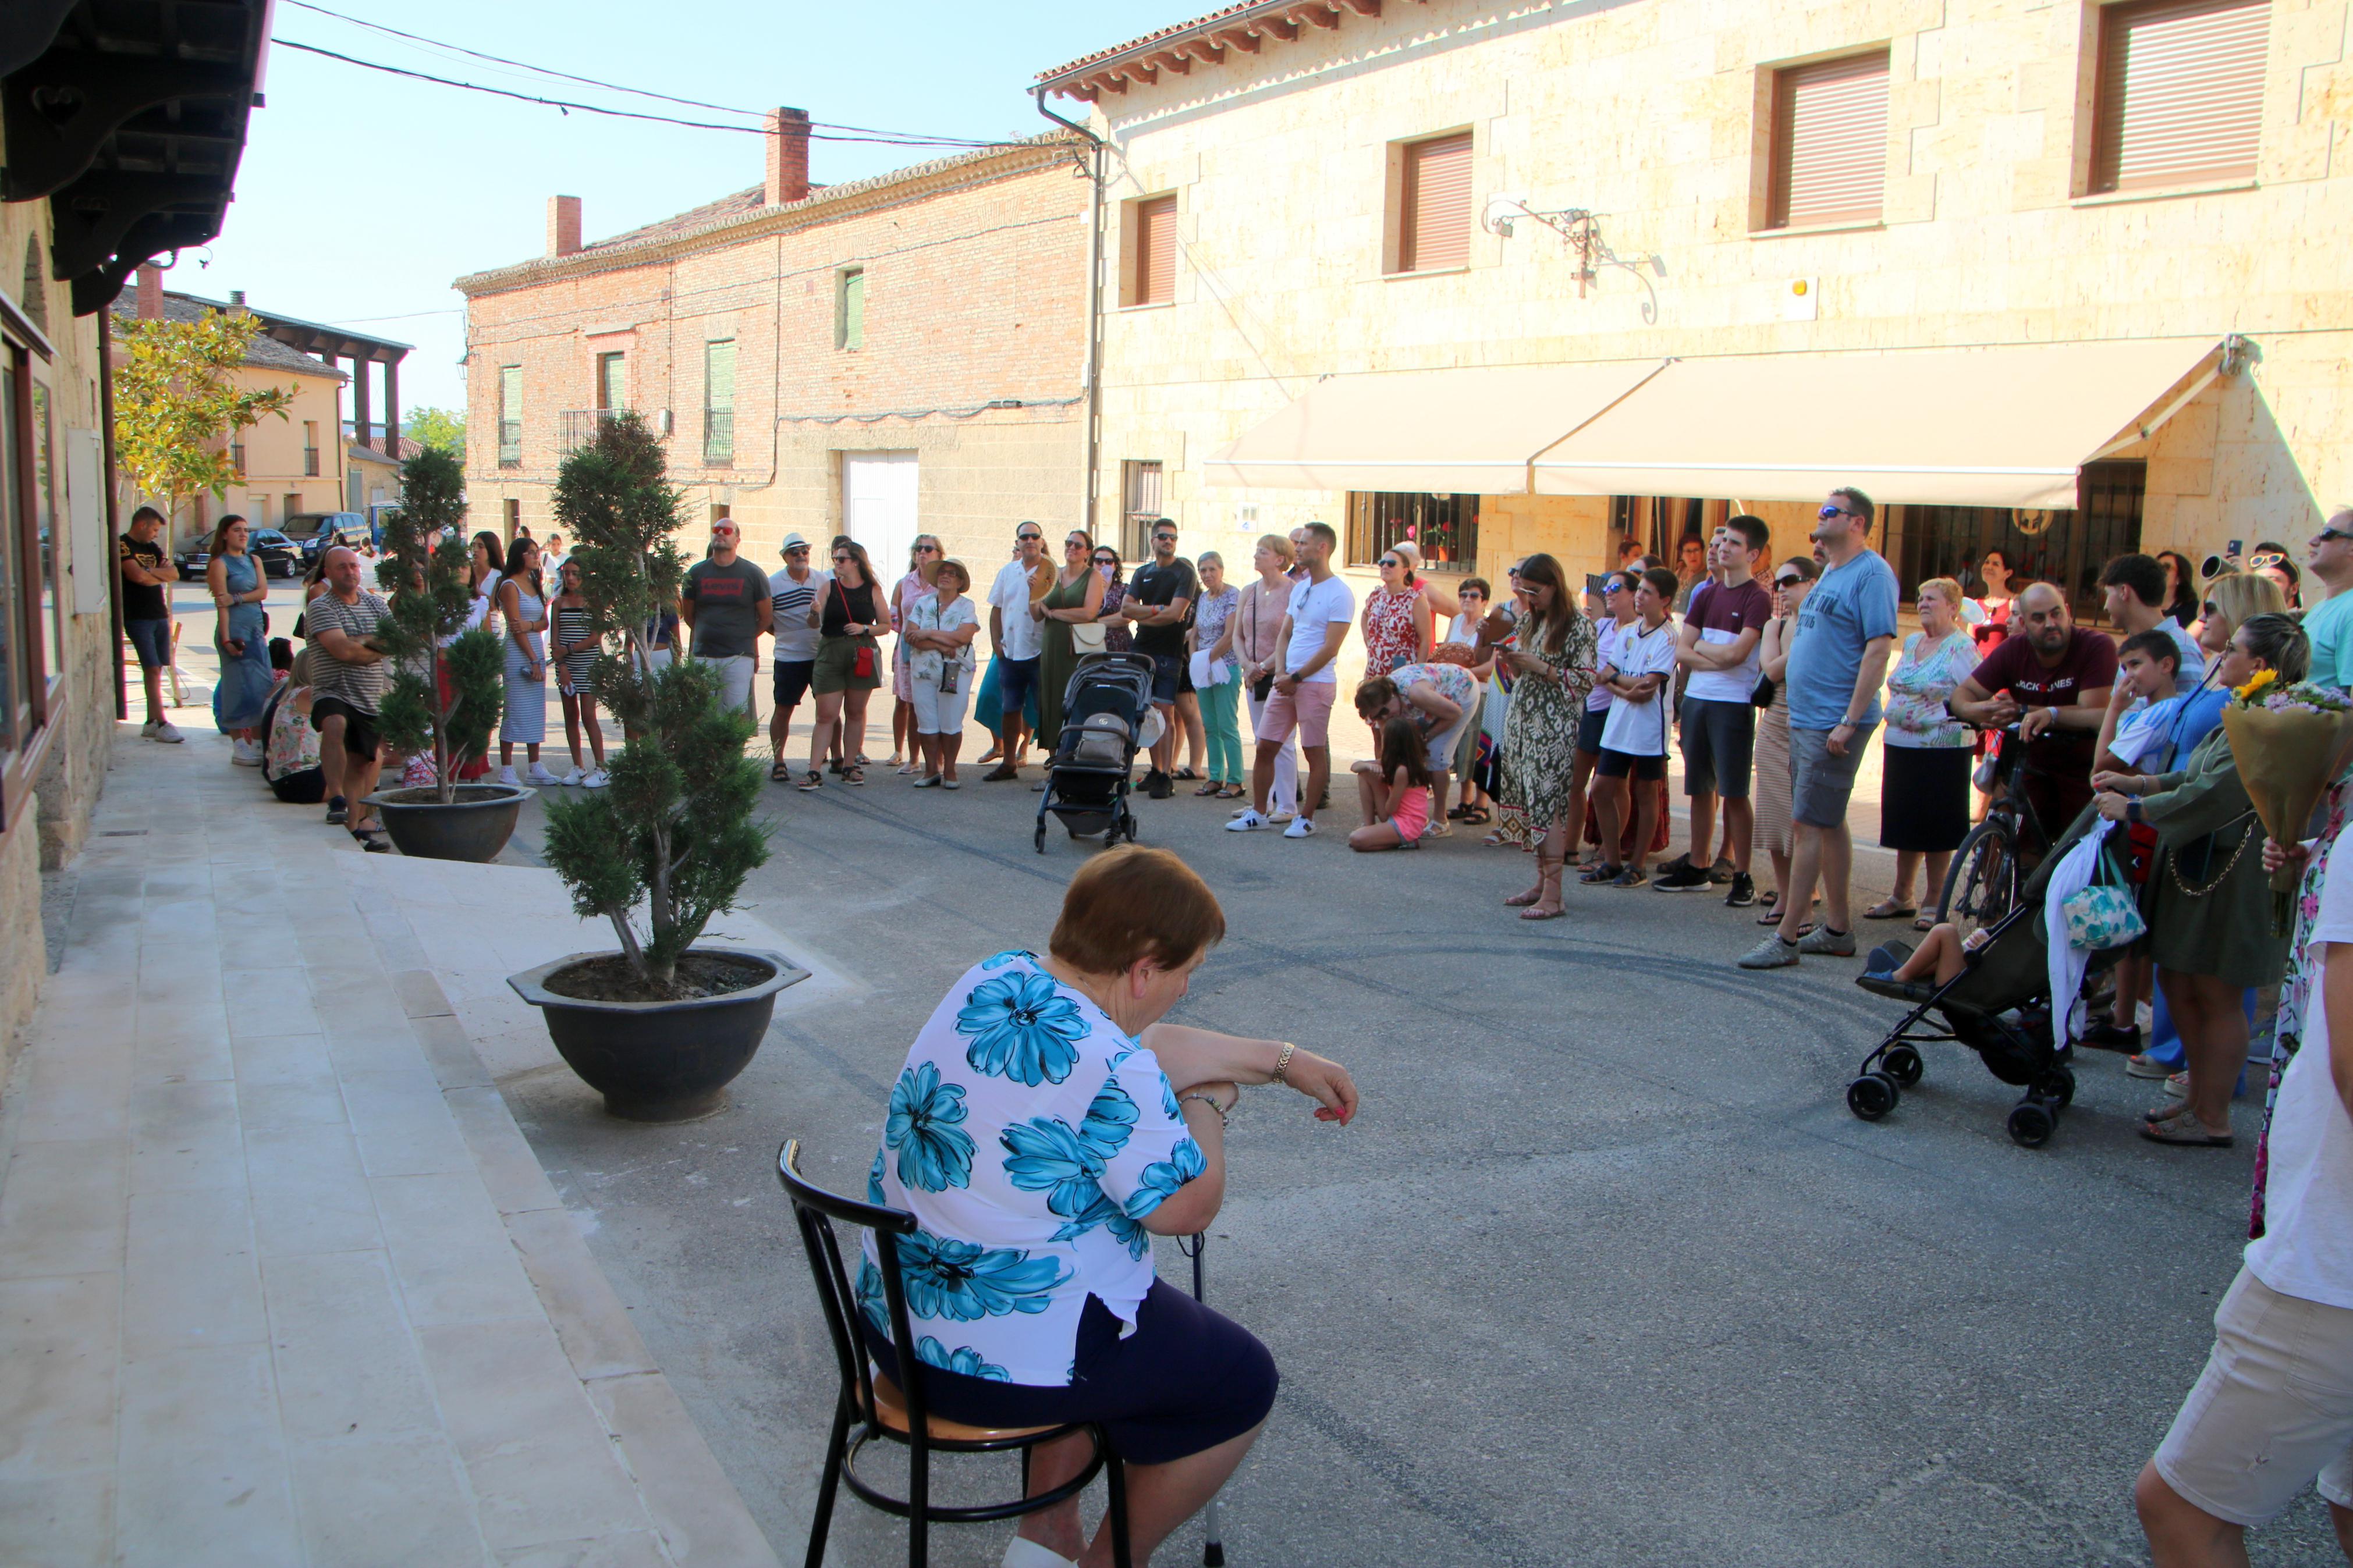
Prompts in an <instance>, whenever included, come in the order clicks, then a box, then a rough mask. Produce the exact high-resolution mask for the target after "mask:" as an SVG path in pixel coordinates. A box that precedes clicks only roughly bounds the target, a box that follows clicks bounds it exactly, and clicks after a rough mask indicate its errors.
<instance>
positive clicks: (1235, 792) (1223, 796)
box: [1218, 784, 1250, 800]
mask: <svg viewBox="0 0 2353 1568" xmlns="http://www.w3.org/2000/svg"><path fill="white" fill-rule="evenodd" d="M1248 794H1250V791H1248V790H1246V789H1244V788H1242V786H1241V785H1240V784H1228V785H1227V786H1226V787H1225V788H1223V789H1221V790H1219V792H1218V798H1219V800H1240V799H1241V798H1242V797H1243V796H1244V795H1248Z"/></svg>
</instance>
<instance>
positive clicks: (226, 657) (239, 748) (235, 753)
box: [205, 512, 272, 768]
mask: <svg viewBox="0 0 2353 1568" xmlns="http://www.w3.org/2000/svg"><path fill="white" fill-rule="evenodd" d="M249 532H250V531H249V530H248V528H247V527H246V522H245V519H243V518H241V517H239V516H237V514H236V513H235V512H231V513H230V514H229V515H228V516H227V517H224V518H222V519H221V520H220V526H219V527H218V528H216V529H214V530H213V538H212V543H211V545H210V546H209V547H208V548H210V550H211V552H212V563H211V564H209V565H207V566H206V568H205V585H206V587H208V588H210V589H211V590H212V595H213V608H214V609H215V610H216V611H217V612H218V615H217V616H216V619H215V621H214V624H213V651H214V652H215V653H216V654H218V655H219V656H220V683H219V684H218V685H216V686H215V687H214V688H213V722H214V723H216V724H217V725H219V726H220V731H221V733H222V734H224V735H228V736H232V737H234V740H235V743H234V745H233V746H232V747H231V750H230V756H229V760H230V761H231V762H232V763H235V764H236V765H237V766H238V767H241V768H258V767H259V766H260V765H261V759H262V742H263V741H265V740H266V739H267V738H268V737H266V736H264V735H263V734H262V733H261V710H262V709H264V708H265V707H267V706H269V688H270V686H271V684H272V678H271V675H270V671H269V633H268V631H267V629H266V627H265V625H264V621H263V617H262V613H261V603H262V601H263V600H265V599H267V598H269V584H267V583H265V582H263V581H262V577H261V567H260V564H259V563H257V562H256V561H255V560H254V558H253V555H252V552H250V551H248V550H247V548H246V540H247V538H248V535H249Z"/></svg>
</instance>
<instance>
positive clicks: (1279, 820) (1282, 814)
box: [1266, 810, 1299, 827]
mask: <svg viewBox="0 0 2353 1568" xmlns="http://www.w3.org/2000/svg"><path fill="white" fill-rule="evenodd" d="M1298 815H1299V814H1298V813H1297V812H1295V811H1280V810H1278V811H1271V812H1268V813H1267V815H1266V819H1267V820H1268V821H1269V822H1271V823H1273V824H1274V825H1275V826H1278V827H1280V826H1282V825H1283V824H1284V823H1286V822H1289V821H1290V820H1291V819H1292V818H1293V817H1294V816H1298Z"/></svg>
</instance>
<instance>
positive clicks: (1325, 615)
mask: <svg viewBox="0 0 2353 1568" xmlns="http://www.w3.org/2000/svg"><path fill="white" fill-rule="evenodd" d="M1355 619H1356V595H1354V594H1352V593H1350V592H1349V591H1348V584H1345V583H1343V582H1342V581H1340V576H1339V574H1337V573H1334V574H1332V575H1331V576H1329V577H1326V578H1324V581H1322V582H1321V583H1318V582H1316V581H1315V580H1314V578H1312V577H1311V578H1309V579H1307V580H1305V581H1303V582H1302V583H1299V584H1296V585H1294V586H1293V588H1292V590H1291V653H1290V656H1289V658H1286V659H1285V660H1284V661H1283V673H1284V674H1286V675H1289V674H1291V673H1293V672H1294V671H1296V670H1297V669H1298V668H1300V667H1301V666H1302V665H1303V664H1305V663H1306V662H1307V661H1308V660H1309V659H1311V658H1314V657H1315V656H1316V655H1317V654H1319V653H1322V652H1323V651H1324V641H1325V639H1326V638H1328V637H1330V636H1331V635H1332V627H1333V626H1334V625H1335V624H1337V625H1339V626H1347V625H1348V624H1350V623H1351V622H1353V621H1354V620H1355ZM1339 662H1340V661H1339V660H1338V659H1334V660H1332V661H1331V662H1330V663H1328V664H1326V665H1324V668H1321V669H1319V670H1317V671H1316V672H1315V673H1314V674H1313V675H1311V676H1309V677H1307V680H1308V682H1309V683H1310V684H1311V685H1323V684H1327V683H1328V684H1335V685H1336V684H1337V683H1338V681H1339V679H1340V672H1339V671H1338V670H1337V669H1335V668H1333V666H1334V665H1336V664H1338V663H1339Z"/></svg>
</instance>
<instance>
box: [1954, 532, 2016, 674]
mask: <svg viewBox="0 0 2353 1568" xmlns="http://www.w3.org/2000/svg"><path fill="white" fill-rule="evenodd" d="M1978 581H1979V582H1981V583H1983V584H1985V592H1984V593H1982V594H1980V595H1978V596H1977V597H1976V598H1974V599H1971V600H1970V601H1969V607H1968V610H1967V611H1966V612H1964V615H1963V618H1964V619H1965V620H1967V621H1968V627H1969V636H1970V637H1972V638H1974V639H1975V640H1976V642H1977V645H1978V658H1981V659H1982V658H1985V657H1986V656H1987V655H1989V654H1990V653H1992V652H1993V650H1994V649H1996V648H1998V647H2000V646H2001V644H2002V639H2003V638H2004V637H2008V636H2010V556H2009V555H2008V554H2007V553H2006V552H2003V551H2001V550H1999V549H1995V550H1989V551H1987V552H1985V559H1984V560H1982V561H1980V562H1978Z"/></svg>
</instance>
